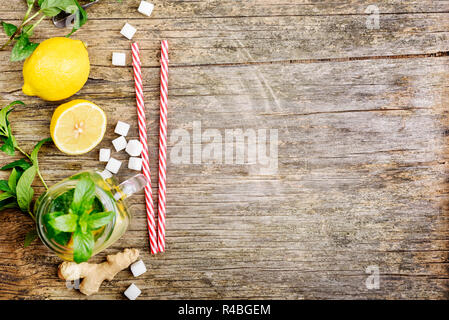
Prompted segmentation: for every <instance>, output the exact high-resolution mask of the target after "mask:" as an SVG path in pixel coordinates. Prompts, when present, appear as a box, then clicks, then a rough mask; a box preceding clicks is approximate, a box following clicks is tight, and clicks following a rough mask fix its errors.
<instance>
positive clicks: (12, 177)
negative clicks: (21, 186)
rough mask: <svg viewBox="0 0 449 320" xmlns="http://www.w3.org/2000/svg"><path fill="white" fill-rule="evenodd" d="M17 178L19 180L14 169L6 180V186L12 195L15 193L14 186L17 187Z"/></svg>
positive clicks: (17, 173) (18, 174) (18, 175)
mask: <svg viewBox="0 0 449 320" xmlns="http://www.w3.org/2000/svg"><path fill="white" fill-rule="evenodd" d="M19 178H20V173H19V171H17V170H16V169H15V168H14V169H12V172H11V174H10V175H9V179H8V186H9V189H10V190H11V192H12V193H13V194H15V193H16V186H17V181H18V180H19Z"/></svg>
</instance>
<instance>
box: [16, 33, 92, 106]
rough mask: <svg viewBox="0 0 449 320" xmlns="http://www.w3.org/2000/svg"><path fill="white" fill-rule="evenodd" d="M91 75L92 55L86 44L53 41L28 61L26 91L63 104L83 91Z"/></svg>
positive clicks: (25, 78)
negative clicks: (90, 59)
mask: <svg viewBox="0 0 449 320" xmlns="http://www.w3.org/2000/svg"><path fill="white" fill-rule="evenodd" d="M89 72H90V63H89V54H88V53H87V49H86V46H85V45H84V43H83V42H82V41H80V40H73V39H69V38H62V37H56V38H51V39H48V40H45V41H44V42H42V43H41V44H40V45H39V46H38V47H37V48H36V50H34V52H33V54H32V55H31V56H29V57H28V58H27V59H26V60H25V63H24V64H23V80H24V85H23V87H22V91H23V93H25V94H26V95H29V96H38V97H40V98H42V99H44V100H47V101H58V100H63V99H66V98H68V97H71V96H73V95H74V94H75V93H77V92H78V91H80V90H81V88H82V87H83V86H84V84H85V83H86V81H87V79H88V77H89Z"/></svg>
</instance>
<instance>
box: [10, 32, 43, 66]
mask: <svg viewBox="0 0 449 320" xmlns="http://www.w3.org/2000/svg"><path fill="white" fill-rule="evenodd" d="M38 45H39V44H38V43H32V42H30V40H29V38H28V35H26V34H23V33H22V34H21V35H20V37H19V38H18V39H17V42H16V44H15V45H14V47H13V48H12V51H11V61H22V60H24V59H26V58H28V57H29V56H30V55H31V54H32V53H33V52H34V50H35V49H36V48H37V46H38Z"/></svg>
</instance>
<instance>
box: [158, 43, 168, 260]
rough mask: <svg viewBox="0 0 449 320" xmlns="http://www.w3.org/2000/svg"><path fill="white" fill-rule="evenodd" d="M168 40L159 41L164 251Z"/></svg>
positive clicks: (161, 245) (160, 218)
mask: <svg viewBox="0 0 449 320" xmlns="http://www.w3.org/2000/svg"><path fill="white" fill-rule="evenodd" d="M167 97H168V42H167V40H162V42H161V116H160V128H159V198H158V199H159V201H158V250H159V252H164V251H165V213H166V211H165V207H166V199H165V196H166V193H167V189H166V182H167V179H166V178H167V100H168V98H167Z"/></svg>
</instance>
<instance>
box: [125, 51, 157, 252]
mask: <svg viewBox="0 0 449 320" xmlns="http://www.w3.org/2000/svg"><path fill="white" fill-rule="evenodd" d="M131 48H132V54H133V69H134V81H135V87H136V101H137V117H138V122H139V137H140V143H142V146H143V151H142V160H143V161H142V168H143V175H144V176H145V178H147V180H148V184H147V185H146V187H145V203H146V211H147V224H148V233H149V238H150V250H151V253H152V254H156V253H157V252H158V248H157V235H156V224H155V219H154V204H153V191H152V190H151V174H150V160H149V157H148V143H147V127H146V120H145V104H144V101H143V86H142V70H141V62H140V54H139V46H138V44H137V43H133V44H132V45H131Z"/></svg>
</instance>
